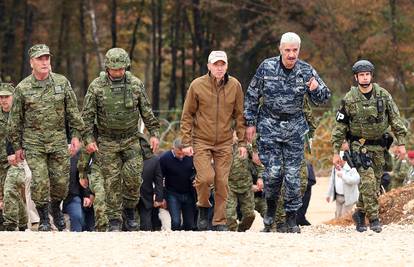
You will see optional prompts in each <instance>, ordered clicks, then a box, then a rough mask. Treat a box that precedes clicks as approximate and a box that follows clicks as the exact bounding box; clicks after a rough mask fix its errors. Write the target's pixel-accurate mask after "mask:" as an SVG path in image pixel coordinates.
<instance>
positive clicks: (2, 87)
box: [0, 83, 14, 96]
mask: <svg viewBox="0 0 414 267" xmlns="http://www.w3.org/2000/svg"><path fill="white" fill-rule="evenodd" d="M13 93H14V87H13V85H12V84H11V83H0V96H10V95H13Z"/></svg>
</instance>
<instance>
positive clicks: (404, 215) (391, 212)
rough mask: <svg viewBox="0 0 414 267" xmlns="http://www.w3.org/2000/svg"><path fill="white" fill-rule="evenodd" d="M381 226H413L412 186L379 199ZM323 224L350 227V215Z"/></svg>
mask: <svg viewBox="0 0 414 267" xmlns="http://www.w3.org/2000/svg"><path fill="white" fill-rule="evenodd" d="M379 204H380V210H379V212H380V219H381V222H382V224H390V223H395V224H414V184H411V185H407V186H404V187H400V188H397V189H393V190H391V191H389V192H387V193H385V194H383V195H381V196H380V198H379ZM325 224H329V225H338V226H339V225H341V226H347V225H352V224H353V221H352V218H351V215H347V216H345V217H342V218H338V219H332V220H329V221H327V222H325Z"/></svg>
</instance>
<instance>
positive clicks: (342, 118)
mask: <svg viewBox="0 0 414 267" xmlns="http://www.w3.org/2000/svg"><path fill="white" fill-rule="evenodd" d="M335 118H336V121H337V122H340V123H344V124H349V116H348V113H347V112H346V110H345V101H344V100H342V101H341V107H340V108H339V109H338V111H337V112H336V117H335Z"/></svg>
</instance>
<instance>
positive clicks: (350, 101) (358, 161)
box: [332, 60, 407, 233]
mask: <svg viewBox="0 0 414 267" xmlns="http://www.w3.org/2000/svg"><path fill="white" fill-rule="evenodd" d="M352 72H353V74H354V78H355V81H356V83H357V86H352V87H351V89H350V90H349V92H348V93H347V94H346V95H345V97H344V98H343V99H342V101H341V106H340V108H339V109H338V112H337V114H336V123H335V126H334V129H333V132H332V145H333V152H334V155H333V164H334V165H335V166H336V165H338V163H339V161H340V157H339V150H340V147H341V145H342V143H343V141H344V140H346V141H347V142H348V143H349V144H350V150H351V151H350V152H351V155H352V161H353V163H354V165H355V167H356V168H357V170H358V172H359V174H360V176H361V182H360V184H359V192H360V195H359V199H358V202H357V206H356V211H355V213H354V214H353V215H352V218H353V220H354V222H355V224H356V230H357V231H358V232H364V231H366V230H367V227H366V225H365V217H367V218H368V220H369V222H370V224H369V226H370V229H371V230H373V231H374V232H377V233H379V232H381V230H382V227H381V223H380V221H379V214H378V213H379V212H378V210H379V205H378V193H379V190H380V185H381V177H382V175H383V173H384V168H385V160H386V157H388V155H389V154H388V149H389V146H390V145H391V143H392V142H393V138H392V137H391V135H390V133H388V132H387V130H388V128H389V126H391V130H392V132H393V134H394V136H395V142H396V144H397V149H396V151H397V152H396V154H397V155H398V157H399V158H400V159H404V158H405V154H406V151H405V141H406V135H407V128H406V127H405V125H404V123H403V121H402V120H401V117H400V113H399V111H398V107H397V105H396V104H395V102H394V100H393V99H392V96H391V94H390V93H389V92H388V91H387V90H385V89H384V88H382V87H380V86H379V85H378V84H377V83H373V81H372V80H373V73H374V65H373V64H372V63H371V62H369V61H368V60H359V61H357V62H356V63H355V64H354V65H353V67H352Z"/></svg>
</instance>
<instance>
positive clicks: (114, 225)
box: [108, 220, 121, 232]
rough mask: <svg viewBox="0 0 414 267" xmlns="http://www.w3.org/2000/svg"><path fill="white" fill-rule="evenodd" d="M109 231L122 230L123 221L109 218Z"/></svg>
mask: <svg viewBox="0 0 414 267" xmlns="http://www.w3.org/2000/svg"><path fill="white" fill-rule="evenodd" d="M108 231H109V232H120V231H121V221H120V220H109V229H108Z"/></svg>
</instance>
